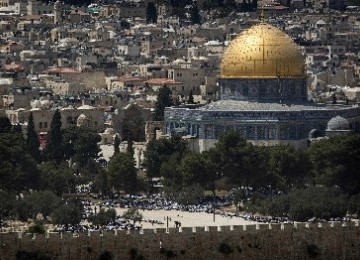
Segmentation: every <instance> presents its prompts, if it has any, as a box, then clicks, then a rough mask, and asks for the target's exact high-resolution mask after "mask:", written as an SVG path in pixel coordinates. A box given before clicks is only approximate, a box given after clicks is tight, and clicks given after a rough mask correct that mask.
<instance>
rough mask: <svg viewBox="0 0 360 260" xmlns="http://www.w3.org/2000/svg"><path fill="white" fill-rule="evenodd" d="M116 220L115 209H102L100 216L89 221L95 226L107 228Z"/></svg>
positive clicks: (95, 216)
mask: <svg viewBox="0 0 360 260" xmlns="http://www.w3.org/2000/svg"><path fill="white" fill-rule="evenodd" d="M115 218H116V211H115V209H108V210H104V209H101V210H100V211H99V213H98V214H96V215H93V216H91V217H90V218H89V220H90V221H91V222H92V223H93V224H94V225H100V226H105V225H107V224H109V223H110V222H111V221H115Z"/></svg>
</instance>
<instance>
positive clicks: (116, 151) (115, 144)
mask: <svg viewBox="0 0 360 260" xmlns="http://www.w3.org/2000/svg"><path fill="white" fill-rule="evenodd" d="M119 145H120V138H119V137H118V135H115V140H114V154H117V153H119V152H120V148H119Z"/></svg>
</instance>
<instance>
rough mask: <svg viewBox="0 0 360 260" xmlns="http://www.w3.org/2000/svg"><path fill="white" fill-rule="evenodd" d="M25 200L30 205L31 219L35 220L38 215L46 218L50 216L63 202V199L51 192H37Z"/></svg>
mask: <svg viewBox="0 0 360 260" xmlns="http://www.w3.org/2000/svg"><path fill="white" fill-rule="evenodd" d="M25 200H26V201H27V203H28V204H29V205H30V208H31V211H32V214H31V218H33V219H35V217H36V215H37V214H38V213H41V214H42V215H43V216H44V217H47V216H50V214H51V213H52V212H53V210H54V209H55V208H56V207H58V206H59V205H60V202H61V198H60V197H58V196H56V195H55V194H54V193H53V192H52V191H49V190H45V191H35V192H33V193H32V194H30V195H28V196H27V197H26V198H25Z"/></svg>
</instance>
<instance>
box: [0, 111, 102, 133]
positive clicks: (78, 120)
mask: <svg viewBox="0 0 360 260" xmlns="http://www.w3.org/2000/svg"><path fill="white" fill-rule="evenodd" d="M30 112H32V113H33V118H34V124H35V131H36V132H37V133H41V132H48V131H49V130H50V125H51V121H52V118H53V116H54V113H55V110H43V109H40V108H33V109H30V110H26V109H23V108H20V109H17V110H6V115H7V116H8V117H9V119H10V122H11V124H13V125H16V124H25V125H26V124H27V121H28V119H29V115H30ZM60 115H61V126H62V128H66V127H68V126H69V125H71V124H77V125H79V126H80V125H85V124H86V125H88V126H89V127H92V128H94V129H96V130H97V131H102V130H104V112H103V111H102V110H100V109H99V108H95V107H92V106H89V105H84V106H80V107H78V108H70V107H69V108H62V109H60Z"/></svg>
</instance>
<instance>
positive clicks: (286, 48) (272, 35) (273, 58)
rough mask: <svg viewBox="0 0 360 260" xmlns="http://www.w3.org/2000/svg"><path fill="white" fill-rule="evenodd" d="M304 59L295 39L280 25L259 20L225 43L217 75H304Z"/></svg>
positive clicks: (232, 76) (247, 76) (223, 76)
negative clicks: (278, 26) (282, 29)
mask: <svg viewBox="0 0 360 260" xmlns="http://www.w3.org/2000/svg"><path fill="white" fill-rule="evenodd" d="M304 67H305V61H304V57H303V55H302V53H301V50H300V49H299V47H298V46H297V45H296V43H295V42H294V41H293V40H292V39H291V38H290V37H289V36H288V35H287V34H286V33H284V32H282V31H281V30H280V29H278V28H276V27H274V26H272V25H269V24H266V23H260V24H258V25H255V26H252V27H251V28H250V29H248V30H245V31H244V32H242V33H240V34H239V35H238V36H237V37H236V38H235V39H234V40H233V41H232V42H231V43H230V44H229V46H228V47H227V49H226V50H225V52H224V55H223V57H222V61H221V65H220V69H221V72H220V78H269V77H270V78H271V77H281V78H294V77H304V76H305V72H304Z"/></svg>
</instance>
